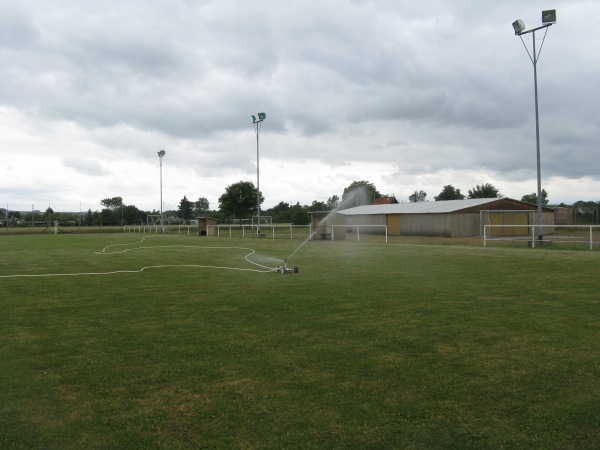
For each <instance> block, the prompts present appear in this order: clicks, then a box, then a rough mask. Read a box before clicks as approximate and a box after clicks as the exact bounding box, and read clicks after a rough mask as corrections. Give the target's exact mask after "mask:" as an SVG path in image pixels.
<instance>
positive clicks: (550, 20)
mask: <svg viewBox="0 0 600 450" xmlns="http://www.w3.org/2000/svg"><path fill="white" fill-rule="evenodd" d="M542 22H543V25H541V26H539V27H536V28H532V29H531V30H526V29H525V22H523V21H522V20H520V19H519V20H515V21H514V22H513V24H512V26H513V29H514V31H515V35H517V36H519V37H520V38H521V42H522V43H523V46H524V47H525V50H526V51H527V54H528V55H529V59H531V62H532V63H533V86H534V95H535V142H536V155H537V212H538V232H537V236H538V240H539V241H542V240H543V238H544V236H543V224H544V222H543V216H542V168H541V167H542V164H541V153H540V119H539V108H538V87H537V63H538V60H539V57H540V53H541V52H542V47H543V46H544V40H545V39H546V34H548V28H549V27H550V26H552V25H554V23H556V10H555V9H551V10H547V11H542ZM542 29H545V30H546V32H545V33H544V37H543V38H542V44H541V45H540V49H539V51H537V50H536V47H535V32H536V31H538V30H542ZM527 33H531V34H532V36H533V39H532V46H533V52H532V53H529V49H528V48H527V45H525V41H523V35H524V34H527ZM531 245H532V246H535V242H532V244H531Z"/></svg>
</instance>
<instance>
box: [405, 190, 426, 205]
mask: <svg viewBox="0 0 600 450" xmlns="http://www.w3.org/2000/svg"><path fill="white" fill-rule="evenodd" d="M426 198H427V193H426V192H425V191H415V192H414V193H413V194H411V195H409V196H408V201H409V202H411V203H419V202H424V201H426V200H425V199H426Z"/></svg>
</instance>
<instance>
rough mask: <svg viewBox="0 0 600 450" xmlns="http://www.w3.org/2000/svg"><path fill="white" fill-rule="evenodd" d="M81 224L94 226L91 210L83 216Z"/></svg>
mask: <svg viewBox="0 0 600 450" xmlns="http://www.w3.org/2000/svg"><path fill="white" fill-rule="evenodd" d="M83 223H84V224H86V225H93V224H94V215H93V214H92V210H91V209H88V212H87V213H86V215H85V218H84V220H83Z"/></svg>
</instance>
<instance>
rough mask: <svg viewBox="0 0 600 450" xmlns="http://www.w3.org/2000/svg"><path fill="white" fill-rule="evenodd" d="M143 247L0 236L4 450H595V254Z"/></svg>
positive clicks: (204, 242)
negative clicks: (285, 265)
mask: <svg viewBox="0 0 600 450" xmlns="http://www.w3.org/2000/svg"><path fill="white" fill-rule="evenodd" d="M143 237H144V235H139V234H138V235H136V234H104V235H60V234H59V235H23V236H11V235H7V236H0V248H1V257H0V448H7V449H19V448H23V449H24V448H27V449H31V448H61V449H69V448H128V449H132V448H460V449H463V448H480V449H491V448H510V449H512V448H536V449H539V448H557V449H558V448H560V449H566V448H573V449H575V448H576V449H582V448H590V449H591V448H600V353H599V348H600V345H599V344H600V277H599V270H598V269H599V268H600V254H598V252H585V251H567V250H556V249H554V250H553V249H539V250H532V249H527V248H525V249H522V248H489V247H488V248H483V247H482V246H481V243H480V242H479V244H478V245H477V246H469V245H465V242H464V241H452V240H451V239H446V240H444V241H443V243H444V245H436V243H437V241H435V240H433V241H428V242H429V244H428V245H420V244H419V241H418V240H411V241H410V243H400V244H387V245H386V244H380V243H364V242H360V243H357V242H350V241H347V242H323V241H315V242H307V243H306V245H304V246H303V247H302V248H300V250H299V251H298V252H297V253H296V254H295V255H294V257H293V258H292V259H291V260H290V265H296V266H298V267H299V269H300V272H299V273H298V274H286V275H282V274H280V273H273V272H270V273H269V272H257V271H255V270H257V269H258V270H260V269H261V268H260V267H259V266H255V265H252V264H250V263H248V262H247V261H246V260H245V259H244V258H245V256H246V255H248V254H249V253H251V252H252V251H254V253H253V254H252V255H250V256H249V259H252V260H254V261H258V262H261V263H262V264H263V265H266V266H270V267H274V266H275V265H277V264H278V262H277V261H276V259H282V258H285V257H287V256H289V255H290V254H291V253H292V252H293V251H294V250H296V249H297V248H298V246H299V245H300V244H301V242H302V241H301V240H293V241H292V240H284V239H281V240H277V239H276V240H270V239H228V238H220V239H218V238H199V237H195V236H192V237H189V236H152V237H148V238H147V239H146V240H144V241H143V242H141V239H142V238H143ZM453 243H454V244H453ZM251 249H252V250H251ZM279 264H280V262H279ZM157 266H163V267H157ZM209 266H210V267H209ZM144 267H146V269H144V270H141V269H142V268H144ZM239 269H244V270H239ZM246 269H250V270H246ZM60 274H63V275H62V276H59V275H60ZM64 274H70V275H66V276H65V275H64ZM15 275H18V276H15ZM30 275H31V276H30ZM38 275H43V276H38Z"/></svg>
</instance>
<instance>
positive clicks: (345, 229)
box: [330, 225, 388, 244]
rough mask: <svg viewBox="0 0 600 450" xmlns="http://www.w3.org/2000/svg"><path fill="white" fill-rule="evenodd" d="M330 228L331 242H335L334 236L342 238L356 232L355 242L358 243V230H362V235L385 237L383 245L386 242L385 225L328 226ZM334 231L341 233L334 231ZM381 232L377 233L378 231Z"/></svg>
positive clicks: (386, 230) (386, 231)
mask: <svg viewBox="0 0 600 450" xmlns="http://www.w3.org/2000/svg"><path fill="white" fill-rule="evenodd" d="M330 227H331V231H332V232H331V236H330V238H331V240H332V241H334V240H335V236H336V235H338V236H343V235H347V234H349V233H353V232H354V231H355V230H356V240H357V242H360V230H361V229H362V230H363V235H385V243H386V244H387V242H388V227H387V225H330ZM336 229H339V230H342V231H335V230H336ZM380 229H381V230H382V231H378V230H380Z"/></svg>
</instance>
